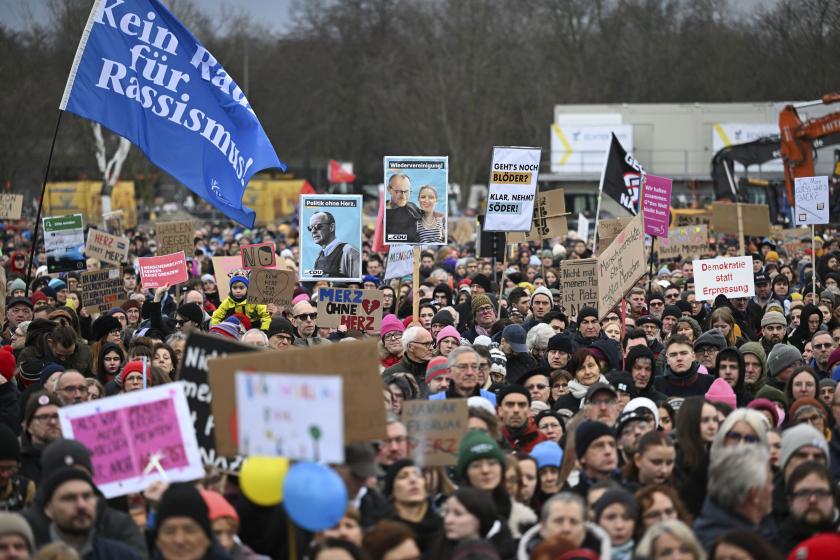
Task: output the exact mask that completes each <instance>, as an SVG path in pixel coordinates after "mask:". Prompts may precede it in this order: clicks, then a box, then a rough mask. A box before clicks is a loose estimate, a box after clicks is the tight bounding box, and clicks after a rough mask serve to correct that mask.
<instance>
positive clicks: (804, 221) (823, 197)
mask: <svg viewBox="0 0 840 560" xmlns="http://www.w3.org/2000/svg"><path fill="white" fill-rule="evenodd" d="M794 189H795V192H794V198H795V205H796V210H795V212H794V221H793V223H794V224H796V225H798V226H803V225H819V224H827V223H828V221H829V220H828V196H829V195H828V177H826V176H821V177H797V178H796V183H795V185H794Z"/></svg>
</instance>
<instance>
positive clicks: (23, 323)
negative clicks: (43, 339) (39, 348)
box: [17, 321, 32, 337]
mask: <svg viewBox="0 0 840 560" xmlns="http://www.w3.org/2000/svg"><path fill="white" fill-rule="evenodd" d="M31 322H32V321H21V322H20V323H18V326H17V328H19V329H20V332H22V333H23V336H24V337H26V332H27V331H28V330H29V324H30V323H31Z"/></svg>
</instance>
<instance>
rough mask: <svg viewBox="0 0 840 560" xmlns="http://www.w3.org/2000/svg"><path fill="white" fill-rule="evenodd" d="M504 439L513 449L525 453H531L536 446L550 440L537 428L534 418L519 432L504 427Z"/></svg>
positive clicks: (529, 419)
mask: <svg viewBox="0 0 840 560" xmlns="http://www.w3.org/2000/svg"><path fill="white" fill-rule="evenodd" d="M502 437H503V438H504V440H505V441H506V442H507V444H508V445H510V448H511V449H513V450H514V451H521V452H523V453H530V452H531V450H532V449H533V448H534V446H535V445H537V444H538V443H540V442H543V441H547V440H548V438H547V437H546V436H545V434H544V433H542V432H541V431H540V430H539V428H537V423H536V422H534V419H533V418H528V423H527V424H525V425H524V426H522V428H520V429H518V430H513V431H512V430H511V429H510V428H508V427H507V426H503V427H502Z"/></svg>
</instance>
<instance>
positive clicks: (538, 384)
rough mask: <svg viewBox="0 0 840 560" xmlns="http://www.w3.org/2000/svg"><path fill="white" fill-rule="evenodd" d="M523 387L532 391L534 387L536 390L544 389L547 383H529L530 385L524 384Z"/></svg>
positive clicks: (546, 387)
mask: <svg viewBox="0 0 840 560" xmlns="http://www.w3.org/2000/svg"><path fill="white" fill-rule="evenodd" d="M525 388H526V389H528V390H529V391H533V390H534V389H536V390H537V391H544V390H545V389H548V385H546V384H545V383H531V384H530V385H525Z"/></svg>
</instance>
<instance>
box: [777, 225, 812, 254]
mask: <svg viewBox="0 0 840 560" xmlns="http://www.w3.org/2000/svg"><path fill="white" fill-rule="evenodd" d="M773 237H774V238H775V239H778V240H780V241H781V245H782V249H784V251H785V253H786V254H787V256H788V258H789V259H792V258H801V257H802V255H803V254H804V252H805V251H806V250H807V249H810V247H811V240H812V239H813V238H812V237H811V228H809V227H799V228H790V229H782V230H780V231H778V232H774V236H773Z"/></svg>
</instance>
